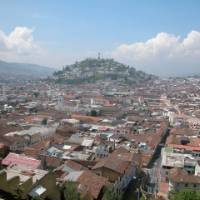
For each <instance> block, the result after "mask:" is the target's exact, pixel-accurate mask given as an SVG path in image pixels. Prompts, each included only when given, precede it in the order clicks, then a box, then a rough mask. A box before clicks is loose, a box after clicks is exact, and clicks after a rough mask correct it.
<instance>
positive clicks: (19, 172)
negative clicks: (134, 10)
mask: <svg viewBox="0 0 200 200" xmlns="http://www.w3.org/2000/svg"><path fill="white" fill-rule="evenodd" d="M94 60H95V59H94ZM97 60H98V59H97ZM95 61H96V60H95ZM100 61H101V59H100V58H99V62H100ZM93 69H94V68H93ZM64 71H65V70H64ZM59 73H60V74H61V73H62V71H60V72H59ZM91 73H92V71H91ZM54 79H55V78H53V80H54ZM199 83H200V78H199V77H187V78H168V79H161V78H157V77H155V78H154V80H152V79H150V80H146V79H144V82H142V81H140V83H138V84H135V83H134V84H125V83H124V82H120V81H118V84H117V81H116V80H112V79H111V78H110V79H106V80H105V79H104V80H103V81H102V80H99V79H98V80H97V81H96V82H92V83H76V84H59V83H55V82H53V81H52V80H49V79H48V80H47V79H45V80H37V81H36V80H35V81H34V80H33V81H24V82H21V83H20V82H17V83H9V84H8V83H6V84H4V83H2V84H1V87H0V112H1V118H0V134H1V136H0V137H1V143H0V156H1V171H0V191H1V194H2V198H8V196H9V197H10V196H12V197H13V198H18V199H35V198H40V199H52V200H59V199H61V198H63V197H62V196H64V197H66V198H65V199H70V197H69V198H67V195H69V196H70V193H74V194H75V193H76V192H77V194H79V195H80V197H73V198H72V199H78V198H84V199H134V198H135V199H140V198H144V199H168V198H169V195H170V194H172V192H175V191H178V190H180V189H184V188H192V189H197V188H198V189H199V188H200V163H199V157H200V146H199V145H200V137H199V128H200V120H199V115H200V107H199V102H200V86H199ZM70 184H72V185H70ZM73 184H75V185H76V186H77V188H76V190H75V189H74V188H73V187H74V185H73ZM67 188H71V191H70V189H69V191H68V189H67ZM73 190H75V191H76V192H75V191H73ZM72 191H73V192H72Z"/></svg>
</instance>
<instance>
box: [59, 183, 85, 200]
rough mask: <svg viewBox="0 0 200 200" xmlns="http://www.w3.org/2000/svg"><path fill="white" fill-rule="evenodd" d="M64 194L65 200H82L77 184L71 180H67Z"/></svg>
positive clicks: (63, 189) (63, 190)
mask: <svg viewBox="0 0 200 200" xmlns="http://www.w3.org/2000/svg"><path fill="white" fill-rule="evenodd" d="M62 196H63V199H64V200H81V196H80V193H79V192H78V190H77V186H76V184H75V183H74V182H71V181H67V182H66V183H65V185H64V186H63V188H62Z"/></svg>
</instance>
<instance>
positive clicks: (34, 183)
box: [0, 165, 60, 200]
mask: <svg viewBox="0 0 200 200" xmlns="http://www.w3.org/2000/svg"><path fill="white" fill-rule="evenodd" d="M0 190H1V191H4V192H6V193H8V194H10V195H19V194H20V196H21V199H29V197H43V198H48V199H51V200H59V199H60V193H59V189H58V187H57V186H56V179H55V176H54V174H53V173H51V172H48V171H45V170H41V169H28V168H27V167H26V166H18V165H12V166H9V167H7V168H5V169H3V170H1V171H0Z"/></svg>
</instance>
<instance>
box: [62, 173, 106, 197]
mask: <svg viewBox="0 0 200 200" xmlns="http://www.w3.org/2000/svg"><path fill="white" fill-rule="evenodd" d="M63 179H64V180H65V181H72V182H75V183H76V184H77V186H78V190H79V192H80V193H81V194H82V195H83V196H87V199H88V200H100V199H102V196H103V188H104V186H106V185H108V180H107V178H104V177H102V176H98V175H96V174H95V173H93V172H91V171H89V170H83V171H72V172H70V173H69V174H67V175H66V176H64V177H63Z"/></svg>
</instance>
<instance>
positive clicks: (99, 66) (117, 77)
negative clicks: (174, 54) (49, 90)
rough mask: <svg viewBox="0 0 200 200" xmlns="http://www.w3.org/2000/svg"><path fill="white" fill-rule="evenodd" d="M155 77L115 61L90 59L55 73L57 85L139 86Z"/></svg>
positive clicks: (54, 77)
mask: <svg viewBox="0 0 200 200" xmlns="http://www.w3.org/2000/svg"><path fill="white" fill-rule="evenodd" d="M154 78H155V76H154V75H150V74H147V73H145V72H143V71H137V70H136V69H135V68H134V67H130V66H128V65H124V64H122V63H119V62H117V61H115V60H113V59H93V58H88V59H85V60H83V61H80V62H76V63H74V64H72V65H67V66H65V67H64V68H63V69H62V70H60V71H57V72H55V73H54V76H53V79H54V80H55V82H57V83H68V84H78V83H93V82H97V81H113V82H114V81H115V82H118V83H122V84H138V83H144V82H147V81H149V80H153V79H154Z"/></svg>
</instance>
